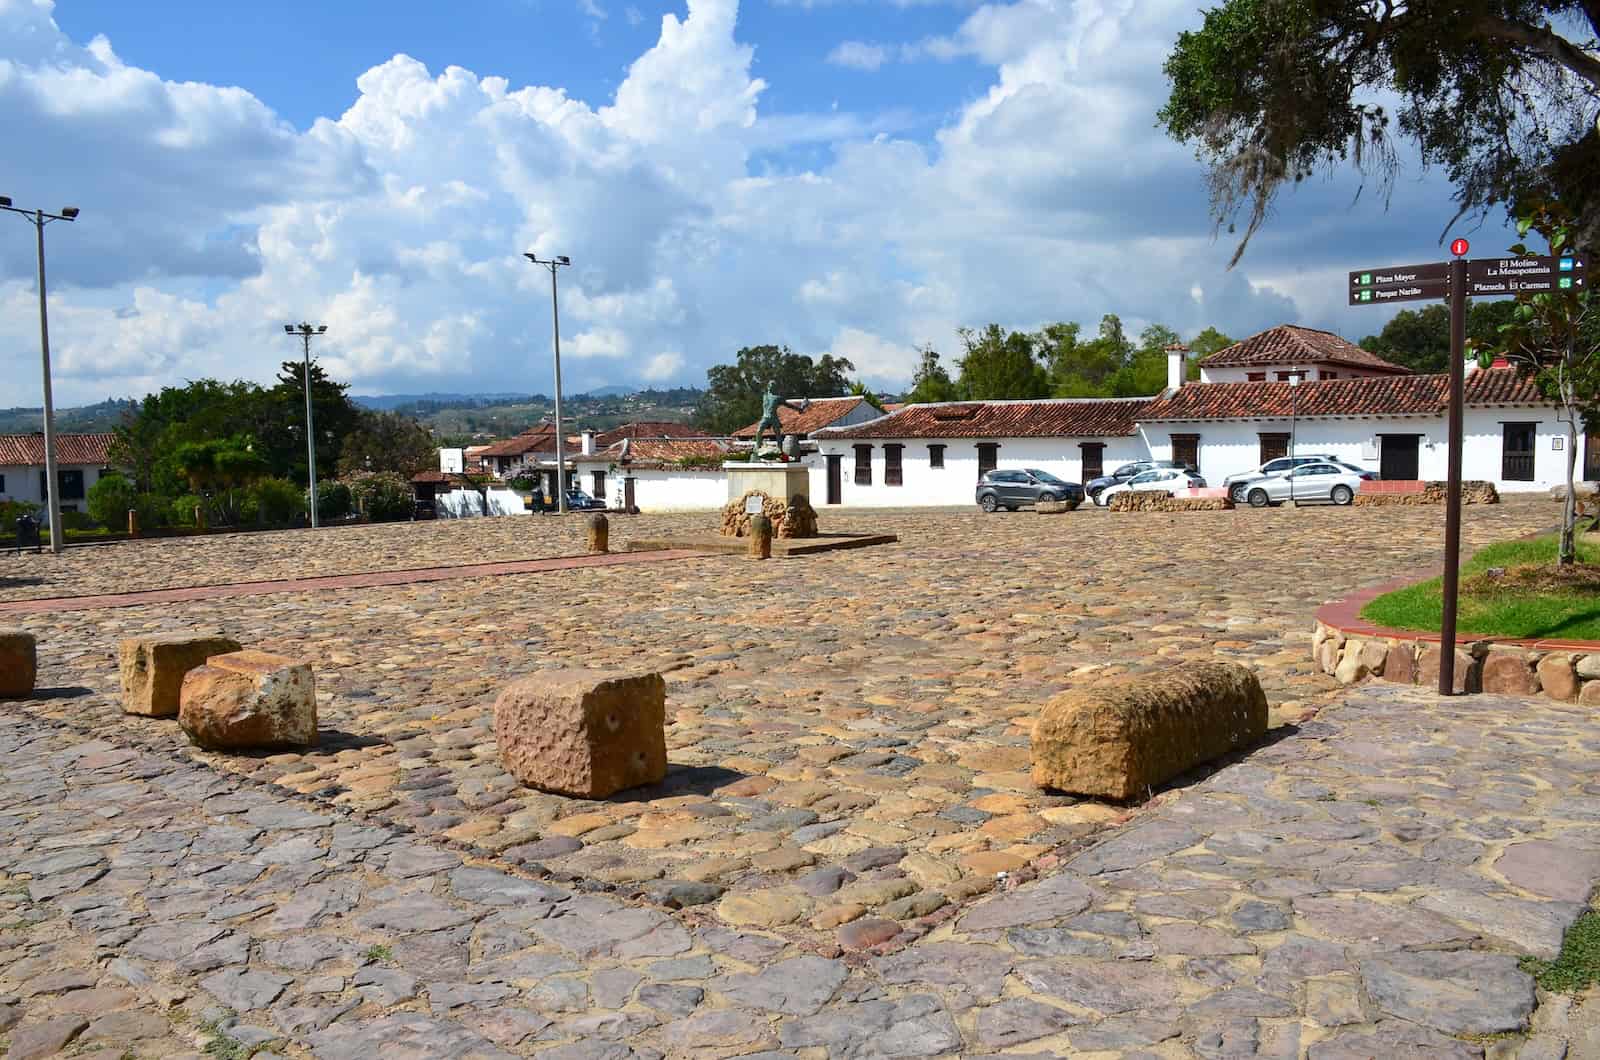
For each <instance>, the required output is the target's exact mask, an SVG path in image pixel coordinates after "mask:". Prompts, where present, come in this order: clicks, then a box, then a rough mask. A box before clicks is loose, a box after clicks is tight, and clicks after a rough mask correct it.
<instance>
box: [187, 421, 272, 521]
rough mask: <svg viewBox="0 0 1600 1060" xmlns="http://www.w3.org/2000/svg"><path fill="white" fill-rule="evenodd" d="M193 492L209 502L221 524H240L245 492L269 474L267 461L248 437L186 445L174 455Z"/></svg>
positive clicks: (234, 436) (237, 436)
mask: <svg viewBox="0 0 1600 1060" xmlns="http://www.w3.org/2000/svg"><path fill="white" fill-rule="evenodd" d="M173 460H174V461H175V462H176V464H177V466H178V467H179V469H181V470H182V472H183V475H184V479H185V480H186V482H187V483H188V486H189V491H190V492H191V493H193V494H197V495H199V496H201V497H203V498H205V499H206V502H207V504H208V506H209V509H210V511H211V512H212V513H213V514H214V515H215V516H216V518H217V519H218V521H219V522H221V523H225V524H233V523H237V522H238V521H239V505H240V502H241V501H242V500H243V496H244V491H245V490H246V489H248V488H249V486H250V485H251V484H252V483H254V482H255V481H256V480H257V479H259V478H261V477H262V476H263V475H265V474H266V473H267V470H268V468H267V462H266V461H265V460H263V459H262V458H261V455H260V454H259V453H257V452H256V450H255V440H254V439H253V438H251V437H250V436H248V435H242V434H239V435H233V436H232V437H229V438H219V439H215V440H212V441H208V442H185V443H183V444H182V445H180V446H178V447H177V449H176V450H175V451H174V452H173Z"/></svg>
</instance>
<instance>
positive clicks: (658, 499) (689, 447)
mask: <svg viewBox="0 0 1600 1060" xmlns="http://www.w3.org/2000/svg"><path fill="white" fill-rule="evenodd" d="M680 426H681V425H680ZM599 437H604V435H600V436H597V437H596V439H595V441H596V442H597V441H598V439H599ZM732 449H733V440H732V439H731V438H710V437H706V436H704V435H701V436H688V435H683V434H672V435H667V436H663V437H655V438H652V437H645V436H637V435H624V436H623V437H621V438H617V439H616V440H615V441H613V442H611V443H610V444H609V445H606V446H599V445H590V444H586V445H585V446H584V448H583V449H582V450H581V451H580V453H579V454H578V455H577V456H576V457H574V458H573V464H574V466H575V467H576V469H577V473H578V482H579V484H580V485H582V486H583V487H584V488H585V489H586V490H587V491H588V492H589V494H590V495H591V496H593V497H596V498H598V499H600V500H603V501H605V502H606V506H607V507H609V508H615V509H619V510H623V511H634V510H637V511H641V512H673V511H711V510H714V509H717V508H721V507H722V506H723V505H724V504H726V503H727V501H728V479H727V474H726V473H725V472H724V471H723V470H722V462H723V461H724V460H726V459H727V457H728V454H729V452H731V451H732Z"/></svg>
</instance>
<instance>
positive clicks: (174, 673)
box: [117, 634, 241, 718]
mask: <svg viewBox="0 0 1600 1060" xmlns="http://www.w3.org/2000/svg"><path fill="white" fill-rule="evenodd" d="M240 647H241V645H240V644H239V642H238V641H236V640H234V639H233V638H232V637H213V636H188V635H184V634H165V635H157V636H148V637H129V638H127V639H126V640H123V641H121V642H119V643H118V644H117V670H118V673H119V675H120V677H121V680H122V709H123V711H125V712H126V713H128V714H139V715H142V716H144V717H147V718H173V717H177V714H178V693H179V691H180V690H181V689H182V687H183V678H184V675H185V674H187V673H188V672H189V671H190V670H193V669H194V668H195V667H197V666H200V665H202V664H204V663H205V661H206V660H207V659H209V658H211V657H212V656H213V655H226V654H228V653H229V652H235V651H238V650H239V649H240Z"/></svg>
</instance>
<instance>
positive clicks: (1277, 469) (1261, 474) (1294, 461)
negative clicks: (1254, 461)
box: [1222, 453, 1339, 504]
mask: <svg viewBox="0 0 1600 1060" xmlns="http://www.w3.org/2000/svg"><path fill="white" fill-rule="evenodd" d="M1338 459H1339V458H1338V457H1336V456H1334V455H1333V454H1332V453H1311V454H1309V455H1307V456H1280V457H1278V458H1277V459H1276V460H1268V461H1267V462H1266V463H1265V464H1262V465H1261V466H1260V467H1256V468H1251V469H1250V470H1249V471H1237V472H1235V473H1233V474H1232V475H1229V476H1228V477H1226V478H1224V479H1223V480H1222V484H1223V486H1225V487H1227V490H1228V496H1229V497H1231V498H1232V499H1233V503H1235V504H1243V503H1244V502H1245V499H1246V498H1247V497H1248V496H1249V495H1250V491H1249V489H1248V487H1249V485H1250V483H1252V482H1259V481H1260V480H1261V479H1264V478H1271V477H1272V476H1273V475H1281V474H1283V473H1284V472H1285V471H1292V470H1294V469H1295V468H1297V467H1302V466H1304V465H1306V464H1315V463H1318V462H1322V461H1326V462H1328V463H1337V462H1338Z"/></svg>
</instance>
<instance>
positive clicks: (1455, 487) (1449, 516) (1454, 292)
mask: <svg viewBox="0 0 1600 1060" xmlns="http://www.w3.org/2000/svg"><path fill="white" fill-rule="evenodd" d="M1456 245H1458V246H1460V247H1461V248H1462V249H1461V250H1460V251H1459V252H1458V253H1461V254H1464V253H1466V240H1464V239H1461V240H1457V241H1456ZM1451 249H1452V250H1455V249H1456V248H1455V246H1452V247H1451ZM1466 345H1467V263H1466V260H1465V259H1463V258H1461V257H1459V256H1458V257H1457V258H1456V259H1455V260H1454V261H1452V262H1451V263H1450V442H1449V445H1450V448H1449V452H1448V454H1447V457H1446V459H1447V462H1448V471H1447V474H1446V482H1445V494H1444V579H1443V581H1444V584H1443V590H1444V609H1443V613H1442V614H1441V615H1440V617H1439V694H1440V695H1441V696H1449V695H1454V694H1455V680H1456V589H1457V586H1458V584H1459V582H1460V577H1461V442H1462V438H1461V434H1462V430H1461V420H1462V408H1461V406H1462V400H1461V391H1462V388H1463V386H1464V385H1465V377H1466V366H1465V364H1464V362H1465V360H1466Z"/></svg>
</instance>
